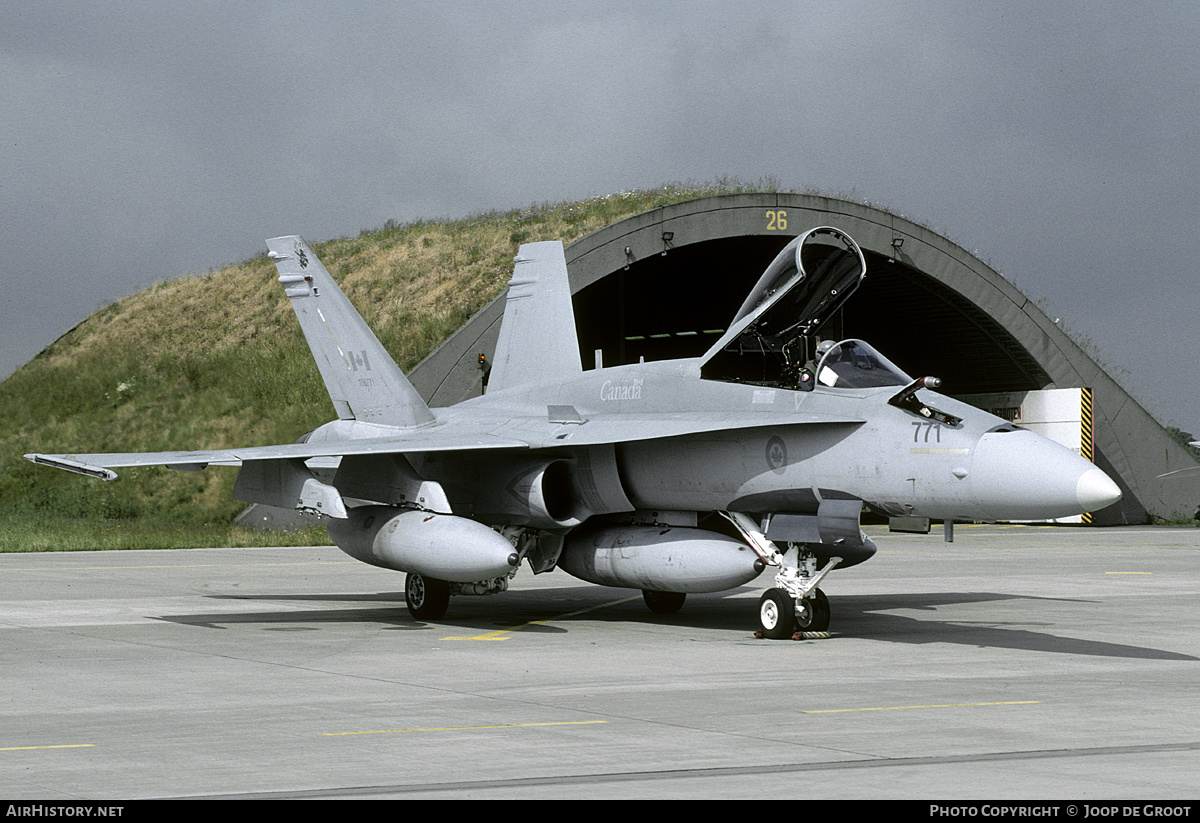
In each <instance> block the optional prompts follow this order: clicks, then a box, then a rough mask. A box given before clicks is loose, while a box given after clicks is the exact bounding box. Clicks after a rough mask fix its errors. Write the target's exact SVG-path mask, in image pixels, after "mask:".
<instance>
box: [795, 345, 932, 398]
mask: <svg viewBox="0 0 1200 823" xmlns="http://www.w3.org/2000/svg"><path fill="white" fill-rule="evenodd" d="M817 382H818V383H820V384H821V385H822V386H829V387H830V388H836V389H870V388H876V387H878V386H907V385H908V384H909V383H911V382H912V378H911V377H909V376H908V375H907V374H905V373H904V372H902V371H900V369H899V368H897V367H896V366H895V365H894V364H893V363H892V362H891V361H890V360H888V359H887V358H886V357H884V356H883V355H882V354H880V353H879V352H877V351H875V349H873V348H871V347H870V346H869V345H867V344H866V343H864V342H863V341H861V340H843V341H842V342H840V343H837V344H835V345H834V346H833V347H831V348H830V349H829V351H827V352H825V356H824V357H822V358H821V362H820V363H819V364H817Z"/></svg>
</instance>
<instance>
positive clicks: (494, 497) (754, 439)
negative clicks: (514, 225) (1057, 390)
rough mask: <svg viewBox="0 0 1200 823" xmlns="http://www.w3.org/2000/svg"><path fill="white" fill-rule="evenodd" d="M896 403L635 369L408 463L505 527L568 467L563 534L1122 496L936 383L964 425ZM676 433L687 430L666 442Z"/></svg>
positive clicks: (494, 408) (1019, 506)
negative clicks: (494, 440)
mask: <svg viewBox="0 0 1200 823" xmlns="http://www.w3.org/2000/svg"><path fill="white" fill-rule="evenodd" d="M895 394H896V388H895V387H894V386H885V387H875V388H837V387H827V386H822V385H817V386H816V387H815V388H813V389H812V390H809V391H798V390H791V389H784V388H777V387H764V386H757V385H753V384H748V383H734V382H725V381H720V380H709V379H702V378H701V377H700V367H699V363H698V361H695V360H674V361H660V362H655V363H639V364H631V365H626V366H618V367H613V368H607V369H598V370H594V371H589V372H585V373H583V374H582V375H581V376H580V377H579V378H577V379H574V380H572V381H569V382H559V383H552V384H551V383H547V384H541V385H536V384H535V385H529V386H521V387H517V388H515V389H510V390H507V391H503V392H496V393H492V394H485V395H484V396H482V397H478V398H474V399H472V400H469V401H466V402H464V403H460V404H458V405H457V406H454V407H451V408H448V409H437V410H435V414H437V416H438V418H439V423H440V424H445V425H463V424H464V423H468V422H469V423H470V425H473V426H476V427H481V426H482V427H484V428H486V429H488V430H490V431H494V432H495V433H496V434H503V435H505V436H513V437H525V438H526V439H528V440H529V441H530V443H531V448H530V449H528V450H519V452H513V451H505V452H499V451H497V452H487V451H486V450H483V451H474V452H462V453H455V454H438V455H425V456H423V458H422V457H421V456H418V457H417V458H416V459H414V460H413V463H414V468H416V469H417V471H418V473H420V474H422V475H423V476H425V477H427V478H428V479H432V480H437V481H439V482H441V483H442V484H443V485H444V486H445V487H446V489H447V493H448V494H449V496H450V500H451V503H452V505H453V506H454V509H455V511H456V512H460V511H461V512H463V513H465V514H468V515H469V516H474V517H477V518H479V519H482V520H485V521H487V522H496V523H499V522H512V521H513V520H514V517H515V519H516V521H517V522H521V519H522V518H521V512H522V511H524V508H523V506H524V504H521V505H518V506H517V507H516V508H515V509H507V508H506V504H505V502H504V501H506V500H509V499H516V498H520V497H522V496H523V495H525V494H527V492H528V488H529V485H530V484H531V483H534V482H535V479H533V474H535V473H536V472H535V469H536V468H537V467H538V466H542V465H560V466H563V467H564V468H562V470H561V471H559V472H558V473H557V474H556V475H555V476H549V475H547V476H543V477H541V479H540V482H542V484H543V485H542V487H541V490H540V493H541V494H543V495H554V494H559V495H561V499H560V501H559V506H560V510H561V512H560V513H565V514H567V515H569V516H566V517H562V518H558V519H556V518H557V515H556V518H551V521H550V522H549V525H551V526H553V525H555V523H557V524H558V525H560V526H564V527H566V526H573V525H577V524H578V523H580V522H582V521H583V520H586V519H587V517H588V516H591V515H594V514H609V513H613V512H615V511H619V510H621V509H639V510H643V509H645V510H679V511H694V512H707V511H720V510H727V511H747V512H809V511H815V508H816V505H817V503H818V502H819V500H820V499H824V498H828V497H829V496H830V495H834V496H842V497H844V496H851V497H855V498H858V499H860V500H863V501H866V502H868V503H870V504H872V505H873V506H875V507H877V508H878V509H880V510H881V511H884V512H887V513H889V514H893V515H913V516H922V517H930V518H937V519H950V518H953V519H964V520H1031V519H1047V518H1054V517H1064V516H1068V515H1073V514H1079V513H1081V512H1085V511H1094V510H1096V509H1099V508H1102V507H1103V506H1106V505H1109V504H1111V503H1113V502H1115V501H1116V500H1117V499H1119V496H1120V492H1119V490H1118V489H1117V487H1116V486H1115V484H1113V483H1112V481H1111V480H1109V479H1108V478H1107V476H1105V475H1104V474H1103V473H1102V472H1101V471H1100V470H1099V469H1097V468H1096V467H1095V466H1094V465H1093V464H1091V463H1090V462H1089V461H1087V460H1085V459H1083V458H1082V457H1080V456H1079V455H1078V454H1075V453H1074V452H1072V451H1071V450H1070V449H1067V448H1066V447H1064V446H1061V445H1059V444H1057V443H1054V442H1052V441H1050V440H1048V439H1046V438H1044V437H1041V436H1040V435H1037V434H1035V433H1033V432H1030V431H1028V430H1024V429H1021V428H1019V427H1016V426H1013V425H1012V424H1010V423H1008V422H1007V421H1005V420H1002V419H1001V418H998V417H996V416H994V415H991V414H988V413H987V412H984V411H981V410H979V409H976V408H974V407H972V406H969V405H967V404H965V403H961V402H959V401H956V400H954V399H952V398H949V397H946V396H943V395H940V394H937V393H935V392H933V391H930V390H925V389H922V390H920V392H919V396H920V398H921V400H922V402H923V403H927V404H928V405H930V406H934V407H936V408H937V409H939V410H941V411H943V412H948V413H949V415H950V416H952V417H953V418H958V420H957V421H955V422H954V423H953V424H952V425H951V424H948V423H945V422H938V420H936V419H931V418H928V417H923V416H922V415H921V414H919V413H917V412H915V411H911V410H909V409H905V408H899V407H896V406H894V405H890V404H889V403H888V400H889V398H891V397H893V396H894V395H895ZM548 409H560V410H561V409H570V410H571V411H572V412H573V413H574V415H575V419H574V420H572V422H563V419H562V417H561V414H560V416H559V417H558V418H556V417H555V415H554V413H553V412H549V411H548ZM601 427H603V435H597V434H596V432H598V431H600V430H601ZM667 431H675V432H679V433H676V434H671V435H668V436H658V435H657V433H660V432H667ZM372 433H373V434H375V435H376V436H377V433H378V430H377V429H374V427H373V428H372ZM597 438H598V439H599V441H601V442H599V443H598V442H597ZM610 463H611V465H610ZM582 474H587V475H588V476H582ZM597 477H599V478H600V479H597ZM522 478H525V479H522ZM564 484H565V485H568V486H570V488H569V489H568V488H564ZM597 484H599V485H602V486H608V487H610V488H608V489H607V491H606V492H605V493H604V494H601V498H602V499H603V500H606V501H607V502H601V503H600V504H597V503H596V502H595V500H592V501H591V502H589V503H588V504H586V505H584V504H583V503H580V502H579V501H578V500H575V501H572V500H570V499H567V498H569V497H571V496H572V495H574V496H576V497H578V496H579V495H581V494H582V495H585V496H586V492H587V490H588V488H589V487H594V486H596V485H597ZM613 484H619V487H620V488H619V490H617V489H613V488H611V486H613ZM554 487H557V488H554ZM602 491H604V490H603V489H602ZM618 491H619V493H618ZM622 496H623V497H624V499H621V498H622ZM572 506H574V509H573V510H572ZM606 509H607V510H606ZM568 510H569V511H568ZM533 525H538V524H536V523H534V524H533Z"/></svg>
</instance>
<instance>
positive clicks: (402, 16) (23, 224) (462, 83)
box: [0, 0, 1200, 434]
mask: <svg viewBox="0 0 1200 823" xmlns="http://www.w3.org/2000/svg"><path fill="white" fill-rule="evenodd" d="M1198 42H1200V5H1197V4H1196V3H1194V2H1192V1H1191V0H1183V1H1181V2H1162V1H1161V0H1146V2H1140V3H1129V4H1121V3H1105V4H1100V3H1094V2H1061V3H1046V2H1044V0H1036V1H1035V2H1017V1H1016V0H1013V1H1010V0H992V1H991V2H987V3H970V2H905V0H888V1H887V2H854V0H843V1H841V2H838V1H831V2H806V0H791V1H790V2H780V3H767V2H764V3H758V2H753V1H752V0H750V1H749V2H745V3H740V4H732V3H728V2H725V1H724V0H722V1H721V2H708V1H707V0H688V1H687V2H682V0H676V2H656V0H640V1H639V2H618V1H616V0H614V1H612V2H608V1H606V0H591V1H590V2H571V0H558V2H504V1H503V0H492V1H491V2H452V1H450V0H440V2H365V1H364V0H342V2H339V3H336V4H333V3H327V2H324V3H315V2H301V1H300V0H296V2H271V0H261V2H254V3H246V2H209V1H208V0H194V1H193V2H189V3H186V4H185V3H161V2H143V1H142V0H124V1H123V2H121V3H112V2H107V1H102V2H85V1H84V0H80V2H71V1H70V0H62V1H61V2H59V1H58V0H50V1H49V2H47V0H36V1H35V0H9V2H5V3H3V4H0V239H2V246H0V248H2V250H3V253H2V254H0V283H2V284H3V285H4V287H5V296H4V299H3V300H0V377H2V376H6V375H8V374H9V373H11V372H12V371H13V370H14V369H16V368H18V367H19V366H20V365H22V364H23V363H25V362H26V361H28V360H29V359H30V358H31V357H33V356H34V355H35V354H37V353H38V352H39V351H40V350H41V349H42V348H44V347H45V346H47V345H48V344H50V343H51V342H53V341H54V340H55V339H56V338H57V337H58V336H60V335H61V334H63V333H64V332H66V331H67V330H69V329H70V328H71V327H73V326H74V325H75V324H77V323H78V322H80V321H81V320H83V319H85V318H86V317H87V316H89V315H90V314H92V313H93V312H94V311H96V310H97V309H99V308H101V307H103V306H105V305H107V304H108V303H111V302H113V301H115V300H118V299H121V298H123V297H126V296H128V295H130V294H133V293H135V292H137V291H139V290H141V289H142V288H145V287H146V286H149V285H151V284H153V283H156V282H159V281H162V280H169V279H173V278H176V277H181V276H189V275H195V274H202V273H204V272H207V271H209V270H212V269H216V268H220V267H221V266H223V265H226V264H229V263H236V262H240V261H242V260H246V259H248V258H250V257H253V256H255V255H257V254H259V253H261V252H263V251H264V250H265V245H264V243H263V240H264V239H265V238H267V237H275V236H278V235H283V234H303V235H304V236H305V237H306V238H307V239H308V240H310V241H318V240H323V239H328V238H333V237H341V236H346V235H354V234H357V233H358V232H359V231H360V230H362V229H372V228H378V227H380V226H382V225H383V224H384V223H385V222H386V221H388V220H395V221H397V222H399V223H407V222H410V221H415V220H421V219H441V218H460V217H466V216H469V215H471V214H477V213H480V212H487V211H494V210H499V211H508V210H510V209H514V208H526V207H528V206H529V205H531V204H535V203H542V202H547V201H549V202H561V201H566V200H577V199H583V198H587V197H593V196H601V195H605V194H611V193H615V192H620V191H626V190H630V189H648V188H653V187H654V186H657V185H661V184H664V183H686V182H709V181H714V180H717V179H720V178H730V177H732V178H739V179H741V180H744V181H747V182H756V181H758V180H760V179H763V178H770V179H773V180H776V181H778V182H779V183H780V184H781V185H783V186H784V187H788V188H794V189H803V190H807V189H811V188H815V189H818V190H820V191H821V192H822V193H824V194H828V195H831V196H847V197H852V198H854V199H856V200H859V201H864V202H869V203H871V204H872V205H875V206H879V207H882V208H887V209H891V210H894V211H896V212H897V213H900V214H903V215H904V216H905V217H908V218H909V219H912V220H915V221H917V222H919V223H922V224H924V225H927V226H929V227H930V228H932V229H934V230H936V231H938V232H939V233H941V234H943V235H945V236H946V237H948V238H950V239H951V240H953V241H955V242H957V243H959V244H960V245H962V246H963V247H964V248H966V249H967V250H968V251H971V252H973V253H975V254H976V255H977V256H978V257H980V258H981V259H982V260H984V261H985V262H988V263H989V264H991V265H992V266H993V267H994V268H996V269H997V270H999V271H1001V272H1002V273H1003V274H1004V275H1005V276H1006V277H1007V278H1008V279H1009V280H1010V281H1013V282H1015V283H1016V285H1017V286H1018V288H1020V289H1021V290H1022V291H1024V292H1025V294H1026V295H1028V296H1029V297H1031V298H1034V299H1037V300H1041V301H1042V304H1043V305H1044V306H1045V308H1046V311H1047V313H1048V314H1049V316H1050V317H1051V318H1054V319H1057V320H1059V321H1060V322H1061V323H1062V324H1064V325H1065V326H1066V327H1067V328H1068V329H1070V331H1071V332H1072V333H1073V334H1074V335H1075V336H1076V337H1078V338H1083V339H1086V341H1088V342H1089V344H1090V346H1091V347H1092V349H1093V350H1094V351H1095V352H1096V353H1097V354H1098V356H1099V358H1100V360H1101V361H1102V362H1104V363H1105V364H1106V365H1107V366H1108V367H1109V369H1110V371H1111V372H1112V373H1114V374H1115V375H1116V376H1117V378H1118V380H1119V381H1120V382H1121V383H1122V385H1123V386H1125V388H1126V389H1127V390H1129V391H1130V392H1131V393H1132V394H1133V396H1134V397H1135V398H1137V399H1138V400H1139V402H1141V403H1142V404H1143V405H1144V406H1145V407H1146V408H1147V410H1148V411H1150V412H1151V413H1152V414H1154V415H1155V416H1156V417H1157V418H1158V419H1159V420H1160V421H1161V422H1163V423H1165V424H1168V425H1176V426H1179V427H1181V428H1183V429H1184V430H1186V431H1190V432H1193V433H1197V434H1200V405H1198V404H1197V386H1198V385H1200V361H1198V359H1197V357H1196V346H1195V329H1196V318H1197V316H1198V315H1200V289H1198V288H1197V278H1196V272H1195V268H1196V263H1195V261H1196V260H1197V259H1198V257H1200V255H1198V254H1197V251H1198V248H1197V247H1198V246H1200V231H1198V229H1200V225H1198V222H1200V221H1198V218H1197V215H1198V214H1200V209H1198V208H1197V207H1198V206H1200V202H1198V201H1200V151H1198V149H1200V49H1197V48H1196V43H1198Z"/></svg>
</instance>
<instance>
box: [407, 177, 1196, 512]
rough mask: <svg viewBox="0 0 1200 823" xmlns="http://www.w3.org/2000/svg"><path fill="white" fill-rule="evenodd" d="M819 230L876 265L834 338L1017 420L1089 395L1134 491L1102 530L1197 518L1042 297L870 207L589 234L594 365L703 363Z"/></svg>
mask: <svg viewBox="0 0 1200 823" xmlns="http://www.w3.org/2000/svg"><path fill="white" fill-rule="evenodd" d="M815 226H835V227H837V228H840V229H842V230H844V231H846V232H848V233H849V234H850V235H851V236H852V237H853V238H854V239H855V240H856V241H857V242H858V243H859V245H860V247H861V248H862V250H863V253H864V254H865V256H866V259H867V277H866V280H865V281H864V283H863V285H862V287H861V288H860V289H859V290H858V292H857V293H856V294H855V295H854V296H853V297H852V298H851V299H850V301H849V302H848V303H847V304H846V306H845V308H844V309H843V310H842V312H841V313H840V314H839V315H838V316H837V317H836V318H835V319H833V320H831V321H830V322H829V323H828V324H827V325H826V327H825V328H824V329H822V330H821V332H820V334H821V336H822V337H825V338H834V339H841V338H848V337H857V338H862V339H864V340H867V341H868V342H870V343H871V345H873V346H875V347H876V348H877V349H879V350H880V351H881V352H883V353H884V354H885V355H886V356H887V357H888V358H890V359H891V360H892V361H893V362H895V363H896V365H898V366H900V367H901V368H902V369H904V370H905V371H906V372H908V373H909V374H910V375H913V376H914V377H915V376H921V375H934V376H937V377H940V378H941V379H942V388H941V391H942V392H943V393H945V394H949V395H952V396H955V397H960V398H962V399H964V400H967V402H974V403H975V404H976V405H983V406H984V407H985V408H989V410H991V411H994V412H996V413H998V414H1001V416H1005V414H1004V412H1005V410H1006V409H1013V410H1016V409H1019V406H1020V400H1021V398H1022V397H1024V396H1026V394H1027V393H1030V392H1039V391H1042V390H1046V389H1074V388H1078V389H1083V390H1084V391H1082V392H1080V396H1081V398H1082V401H1081V402H1082V404H1083V406H1084V409H1083V415H1082V420H1083V422H1082V450H1083V451H1084V454H1085V455H1087V454H1088V452H1090V456H1091V457H1092V459H1093V460H1094V461H1095V463H1096V464H1097V465H1098V466H1100V468H1102V469H1104V470H1105V471H1106V472H1107V473H1108V474H1109V476H1111V477H1112V478H1113V479H1114V480H1116V481H1117V483H1118V484H1119V485H1120V486H1121V490H1122V492H1123V493H1124V498H1123V499H1122V500H1121V501H1120V502H1119V503H1117V504H1116V505H1114V506H1111V507H1109V508H1108V509H1105V510H1104V511H1101V512H1097V513H1094V514H1093V516H1092V517H1091V518H1090V521H1091V522H1093V523H1096V524H1100V525H1112V524H1126V523H1145V522H1147V521H1148V520H1151V519H1155V518H1163V519H1176V518H1186V517H1190V516H1191V514H1192V513H1193V512H1194V511H1195V510H1196V508H1197V504H1198V503H1200V472H1185V473H1183V474H1181V475H1180V474H1175V475H1172V474H1170V473H1172V472H1177V471H1178V470H1180V469H1186V468H1190V467H1195V466H1197V462H1196V460H1195V459H1194V458H1193V457H1192V456H1191V454H1190V453H1189V452H1188V451H1187V449H1186V448H1184V447H1183V446H1182V445H1180V444H1179V443H1177V442H1176V441H1175V440H1174V439H1173V438H1172V437H1171V436H1170V435H1169V434H1168V433H1167V432H1166V431H1165V430H1164V429H1163V428H1162V426H1160V425H1159V424H1158V423H1157V422H1156V421H1155V420H1154V418H1153V417H1151V415H1150V414H1148V413H1147V412H1146V411H1145V410H1144V409H1143V408H1142V407H1141V406H1140V405H1139V404H1138V403H1137V402H1136V401H1134V400H1133V399H1132V398H1131V397H1130V396H1129V395H1128V394H1127V393H1126V392H1125V390H1124V389H1122V388H1121V387H1120V386H1119V385H1117V383H1116V382H1115V381H1114V380H1113V379H1112V378H1111V377H1110V376H1109V375H1108V374H1107V373H1105V371H1104V369H1103V368H1102V367H1101V366H1100V365H1099V364H1097V363H1096V362H1095V361H1094V360H1093V359H1092V358H1091V357H1090V356H1088V354H1087V353H1085V352H1084V351H1083V350H1082V349H1081V348H1080V347H1079V346H1078V345H1076V344H1075V343H1074V342H1073V341H1072V340H1071V338H1070V337H1069V336H1067V335H1066V334H1065V333H1064V332H1063V331H1062V330H1061V329H1060V328H1059V327H1058V326H1056V325H1055V324H1054V323H1053V322H1051V321H1050V319H1049V318H1047V317H1046V315H1045V314H1044V313H1043V312H1042V311H1041V309H1039V308H1038V307H1037V305H1036V304H1035V303H1034V302H1033V301H1031V300H1030V299H1029V298H1028V297H1026V296H1025V295H1024V294H1022V293H1021V292H1020V291H1019V290H1018V289H1017V288H1016V287H1015V286H1014V285H1012V284H1011V283H1009V282H1008V281H1007V280H1005V279H1004V277H1002V276H1001V275H1000V274H999V273H998V272H996V271H995V270H993V269H992V268H991V267H989V266H988V265H987V264H985V263H983V262H982V261H981V260H979V259H978V258H976V257H974V256H973V255H971V254H970V253H969V252H967V251H966V250H964V249H963V248H961V247H959V246H957V245H955V244H954V243H952V242H951V241H949V240H947V239H946V238H945V237H942V236H941V235H939V234H937V233H935V232H933V231H930V230H929V229H927V228H924V227H922V226H919V225H917V224H915V223H913V222H911V221H909V220H906V219H904V218H903V217H900V216H898V215H895V214H892V213H890V212H887V211H884V210H882V209H878V208H874V207H871V206H866V205H862V204H860V203H854V202H850V201H846V200H839V199H833V198H827V197H819V196H815V195H805V194H784V193H780V194H738V195H726V196H719V197H705V198H698V199H695V200H689V201H685V202H682V203H676V204H673V205H670V206H663V207H660V208H657V209H653V210H651V211H648V212H644V213H642V214H639V215H635V216H633V217H630V218H627V219H624V220H622V221H620V222H618V223H614V224H612V225H610V226H608V227H606V228H604V229H601V230H599V231H596V232H593V233H592V234H589V235H587V236H585V237H582V238H580V239H578V240H576V241H575V242H573V243H571V244H570V245H569V246H567V249H566V257H567V269H568V272H569V273H570V278H571V291H572V293H573V295H574V298H573V299H574V306H575V316H576V324H577V327H578V336H579V348H580V352H581V354H582V360H583V363H584V367H585V368H589V367H592V366H593V365H594V364H595V363H597V362H600V363H602V364H603V365H605V366H614V365H620V364H624V363H635V362H637V361H638V360H639V359H640V358H645V359H646V360H648V361H650V360H663V359H669V358H676V357H692V356H698V355H700V354H703V353H704V351H705V350H706V349H707V348H708V347H709V346H710V345H712V343H713V342H714V341H715V340H716V339H717V337H718V336H719V335H720V333H721V332H723V331H724V329H725V326H726V324H727V323H728V322H729V321H730V319H731V318H732V317H733V315H734V313H735V312H736V311H737V308H738V306H740V305H741V303H742V301H743V300H744V298H745V296H746V294H747V292H748V291H749V289H750V288H751V287H752V286H753V284H754V283H755V281H756V280H757V279H758V277H759V276H760V275H761V274H762V271H763V269H764V268H765V267H766V265H767V264H768V263H769V262H770V261H771V259H772V258H773V257H774V256H775V255H776V254H777V253H778V252H779V250H780V249H782V248H783V246H784V245H786V244H787V242H788V241H789V240H790V239H792V238H793V237H795V236H797V235H799V234H801V233H803V232H804V231H806V230H807V229H810V228H813V227H815ZM503 312H504V298H503V295H501V297H499V298H497V299H496V300H494V301H493V302H492V303H491V304H489V305H488V306H487V307H485V308H484V309H483V310H482V311H481V312H479V313H478V314H477V315H475V317H473V318H472V319H471V320H470V321H469V322H468V323H467V324H466V325H465V326H463V327H462V328H461V329H460V330H459V331H458V332H456V333H455V334H454V335H453V336H452V337H451V338H450V339H449V340H447V341H446V342H445V343H444V344H443V345H442V346H440V347H439V348H438V349H437V350H436V351H434V352H433V353H432V354H430V356H429V357H427V358H426V359H425V360H424V361H422V362H421V363H420V364H419V365H418V366H417V367H416V368H415V369H414V370H413V372H412V374H411V375H410V377H411V379H412V382H413V384H414V385H415V386H416V388H417V390H418V391H419V392H420V393H421V394H422V396H423V397H424V398H425V399H426V401H427V402H429V403H430V405H434V406H446V405H450V404H452V403H457V402H459V401H461V400H465V399H467V398H469V397H474V396H477V395H479V394H480V393H482V391H483V389H484V374H485V373H484V370H483V369H482V368H481V365H480V355H483V357H484V358H485V359H486V360H487V361H490V359H491V357H492V353H493V352H494V350H495V346H496V339H497V335H498V332H499V326H500V319H501V317H502V315H503ZM981 395H992V396H993V399H992V402H993V403H994V404H995V406H996V407H995V408H993V407H991V406H988V405H986V401H985V402H980V399H979V397H980V396H981ZM997 396H1003V397H1005V398H1008V399H1006V400H1003V401H996V400H995V398H996V397H997ZM1014 398H1015V399H1014ZM1008 416H1010V417H1011V416H1012V415H1008ZM1017 422H1021V421H1020V420H1019V419H1018V420H1017ZM1162 475H1168V476H1166V477H1163V476H1162Z"/></svg>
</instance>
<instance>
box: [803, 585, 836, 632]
mask: <svg viewBox="0 0 1200 823" xmlns="http://www.w3.org/2000/svg"><path fill="white" fill-rule="evenodd" d="M796 626H798V627H799V629H800V631H802V632H824V631H829V598H828V597H826V596H825V592H823V591H821V590H820V589H817V590H816V591H814V592H813V596H812V597H810V598H807V599H805V600H801V601H800V605H799V606H798V607H797V608H796Z"/></svg>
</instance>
